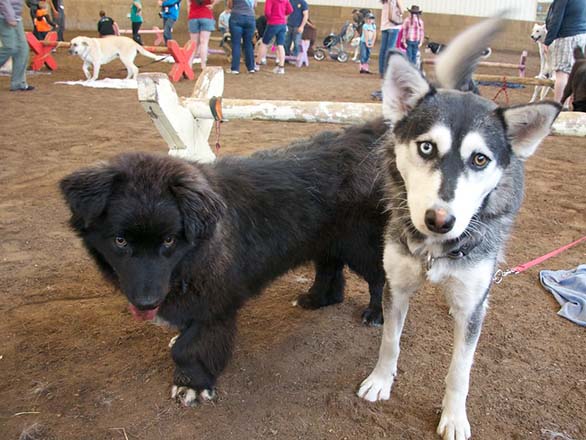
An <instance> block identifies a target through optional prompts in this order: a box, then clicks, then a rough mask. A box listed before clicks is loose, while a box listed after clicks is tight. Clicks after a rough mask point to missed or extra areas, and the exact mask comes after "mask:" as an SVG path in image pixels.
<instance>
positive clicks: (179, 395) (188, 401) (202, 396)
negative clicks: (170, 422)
mask: <svg viewBox="0 0 586 440" xmlns="http://www.w3.org/2000/svg"><path fill="white" fill-rule="evenodd" d="M171 398H172V399H174V400H175V401H176V402H177V403H180V404H181V405H183V406H189V407H193V406H196V405H197V404H198V403H206V402H213V401H215V400H216V398H217V394H216V391H215V390H213V389H212V390H209V389H204V390H201V391H199V392H198V391H196V390H194V389H193V388H189V387H185V386H177V385H173V387H172V388H171Z"/></svg>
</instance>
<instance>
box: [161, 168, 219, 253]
mask: <svg viewBox="0 0 586 440" xmlns="http://www.w3.org/2000/svg"><path fill="white" fill-rule="evenodd" d="M170 189H171V192H172V193H173V195H174V196H175V199H176V200H177V204H178V205H179V210H180V211H181V214H182V215H183V229H184V231H185V238H186V239H187V241H188V242H189V243H191V244H193V243H194V242H195V240H196V239H198V238H200V239H201V238H207V237H209V236H210V235H211V234H212V232H213V231H214V228H215V226H216V223H217V222H218V221H219V220H220V219H221V218H222V216H223V215H224V212H225V210H226V204H225V203H224V200H223V199H222V197H221V196H220V195H219V194H218V193H216V192H215V191H214V190H213V189H212V187H211V186H210V184H209V182H208V181H207V180H206V179H205V178H204V177H203V176H198V175H196V174H195V173H186V174H183V175H181V176H179V178H178V179H177V180H176V181H175V182H174V183H173V184H172V185H171V188H170Z"/></svg>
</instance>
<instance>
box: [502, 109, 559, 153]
mask: <svg viewBox="0 0 586 440" xmlns="http://www.w3.org/2000/svg"><path fill="white" fill-rule="evenodd" d="M561 108H562V107H561V105H560V104H558V103H557V102H553V101H543V102H540V103H537V104H528V105H520V106H515V107H509V108H504V109H498V110H497V111H498V112H501V115H502V118H503V120H504V122H505V126H506V131H507V139H508V140H509V143H510V144H511V147H512V148H513V151H514V153H515V154H516V155H517V156H518V157H519V158H521V159H527V158H528V157H529V156H531V155H532V154H533V153H534V152H535V150H536V149H537V147H538V146H539V144H540V143H541V141H542V140H543V139H544V138H545V137H546V136H547V135H548V134H549V132H550V129H551V124H553V121H554V120H555V118H556V117H557V115H558V114H559V112H560V110H561Z"/></svg>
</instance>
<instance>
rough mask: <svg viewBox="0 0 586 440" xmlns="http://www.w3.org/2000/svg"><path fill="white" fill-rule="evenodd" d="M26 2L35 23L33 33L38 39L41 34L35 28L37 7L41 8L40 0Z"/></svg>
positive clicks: (26, 0) (25, 0)
mask: <svg viewBox="0 0 586 440" xmlns="http://www.w3.org/2000/svg"><path fill="white" fill-rule="evenodd" d="M24 4H25V5H27V6H28V8H29V13H30V15H31V21H32V23H33V35H34V36H35V37H37V39H38V38H39V36H38V35H37V30H36V29H35V18H37V9H39V0H24Z"/></svg>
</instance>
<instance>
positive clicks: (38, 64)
mask: <svg viewBox="0 0 586 440" xmlns="http://www.w3.org/2000/svg"><path fill="white" fill-rule="evenodd" d="M26 41H27V43H28V45H29V47H30V48H31V50H32V51H33V59H32V61H31V69H32V70H41V68H42V67H43V66H47V68H48V69H49V70H57V61H55V58H53V56H52V55H51V51H52V50H53V48H55V47H57V32H49V33H48V34H47V36H46V37H45V40H44V41H45V42H49V43H54V44H50V45H45V44H42V43H41V42H40V41H39V40H38V39H37V37H35V36H34V35H33V33H32V32H27V33H26Z"/></svg>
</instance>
